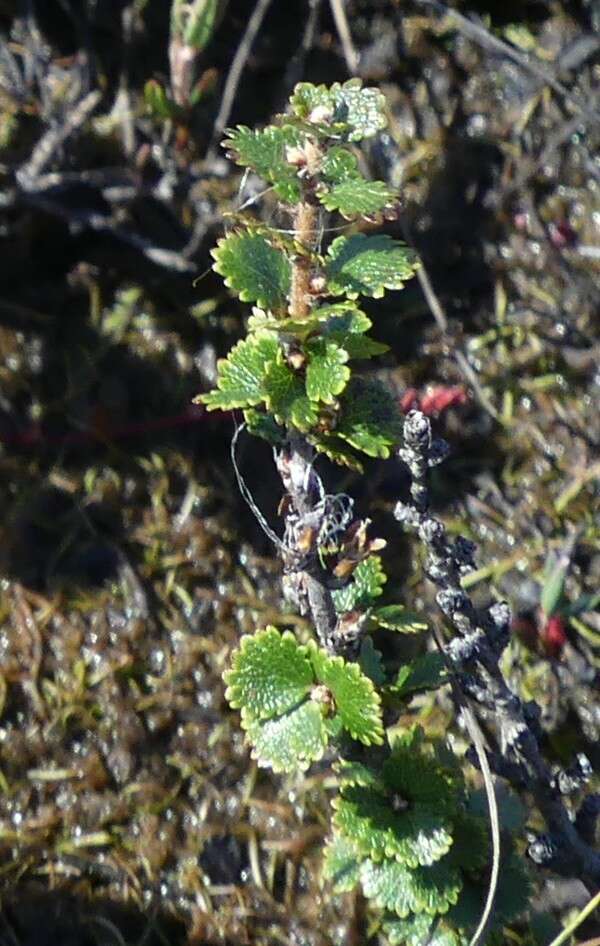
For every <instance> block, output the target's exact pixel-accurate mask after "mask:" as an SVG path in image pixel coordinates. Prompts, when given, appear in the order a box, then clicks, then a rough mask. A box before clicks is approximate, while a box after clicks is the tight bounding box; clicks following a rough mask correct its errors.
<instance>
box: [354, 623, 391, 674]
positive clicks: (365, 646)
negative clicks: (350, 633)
mask: <svg viewBox="0 0 600 946" xmlns="http://www.w3.org/2000/svg"><path fill="white" fill-rule="evenodd" d="M358 662H359V664H360V668H361V670H362V672H363V673H364V674H366V676H367V677H368V678H369V679H370V680H372V681H373V683H374V684H375V686H383V684H384V683H385V680H386V676H385V671H384V669H383V656H382V654H381V653H380V652H379V651H378V650H376V649H375V645H374V644H373V638H372V637H370V636H369V635H368V634H367V635H366V636H365V637H363V639H362V641H361V644H360V654H359V655H358Z"/></svg>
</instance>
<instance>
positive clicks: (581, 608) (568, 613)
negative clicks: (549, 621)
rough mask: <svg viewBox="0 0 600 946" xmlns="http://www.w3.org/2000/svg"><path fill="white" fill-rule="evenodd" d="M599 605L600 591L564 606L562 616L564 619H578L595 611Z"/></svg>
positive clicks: (561, 610)
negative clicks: (581, 615)
mask: <svg viewBox="0 0 600 946" xmlns="http://www.w3.org/2000/svg"><path fill="white" fill-rule="evenodd" d="M598 605H600V591H598V592H595V593H593V594H585V595H581V596H580V597H579V598H578V599H577V601H574V602H573V603H572V604H568V605H563V606H562V607H561V608H560V614H561V615H562V617H564V618H576V617H578V616H579V615H580V614H585V613H586V612H587V611H595V610H596V608H597V607H598Z"/></svg>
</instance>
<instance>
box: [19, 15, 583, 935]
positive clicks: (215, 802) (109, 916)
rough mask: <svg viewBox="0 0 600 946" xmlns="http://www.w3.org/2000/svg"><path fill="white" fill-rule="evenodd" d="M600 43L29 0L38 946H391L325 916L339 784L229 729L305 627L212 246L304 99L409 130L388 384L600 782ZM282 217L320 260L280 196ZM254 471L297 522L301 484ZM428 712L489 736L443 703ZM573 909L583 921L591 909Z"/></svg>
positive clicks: (551, 707)
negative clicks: (235, 372)
mask: <svg viewBox="0 0 600 946" xmlns="http://www.w3.org/2000/svg"><path fill="white" fill-rule="evenodd" d="M190 8H192V11H193V10H195V11H196V12H197V13H198V14H199V19H198V21H197V24H196V26H197V28H193V29H192V28H191V27H190V20H189V13H190ZM192 26H193V24H192ZM599 31H600V11H599V9H598V6H597V4H596V3H595V2H594V0H588V2H586V0H518V2H517V0H514V2H512V0H504V2H499V0H498V2H494V0H489V2H484V0H481V2H476V0H464V2H455V3H450V4H448V5H445V4H442V3H437V2H431V3H428V2H418V0H346V3H345V4H344V3H342V2H341V0H339V2H331V3H329V2H327V0H322V2H321V0H294V2H286V3H283V2H281V0H270V2H269V0H229V2H228V3H226V2H225V0H219V2H217V0H214V2H211V0H205V2H204V3H202V2H200V3H198V2H196V3H195V4H187V5H186V4H183V3H181V2H178V0H176V2H175V3H173V4H172V5H171V3H169V2H167V0H22V2H18V0H14V2H13V0H0V33H1V38H0V151H1V153H0V260H1V267H0V506H1V510H2V513H1V516H0V573H1V579H0V714H1V715H0V891H1V895H2V911H1V913H0V943H1V944H2V946H21V944H31V946H34V944H35V946H37V944H48V946H53V944H58V943H60V944H62V946H66V944H92V946H97V944H122V943H127V944H130V943H136V944H140V946H141V944H151V946H154V944H166V943H169V944H172V946H173V944H178V943H185V942H190V943H197V944H213V943H215V944H217V943H231V944H234V943H235V944H240V943H241V944H243V943H248V944H255V943H260V944H296V946H330V944H340V946H341V944H344V946H346V944H349V946H351V944H353V943H356V944H358V943H366V942H369V943H371V942H372V943H376V942H377V934H376V932H374V931H370V930H369V929H368V924H367V921H366V919H365V916H364V910H363V905H362V903H361V902H360V900H359V899H358V898H356V897H354V896H350V895H347V896H345V897H338V898H332V897H331V896H330V895H328V893H327V891H323V890H322V889H321V887H320V884H319V877H318V863H319V850H320V846H321V842H322V840H323V837H324V836H325V834H326V833H327V824H326V821H325V814H324V812H325V811H326V807H325V806H324V804H323V799H324V793H326V792H327V791H328V790H329V789H328V786H330V784H331V782H330V778H331V772H330V770H329V768H328V765H327V763H326V762H325V763H324V764H322V765H320V766H318V767H316V769H315V770H314V771H312V772H311V773H309V774H308V775H307V776H306V777H305V778H304V779H302V780H300V781H297V780H293V781H289V782H288V781H285V780H282V779H276V778H274V777H272V776H271V775H269V774H264V773H262V772H260V771H258V770H257V769H256V767H255V765H254V763H252V762H251V761H250V760H249V757H248V751H247V749H246V748H245V746H244V744H243V737H242V733H241V731H240V729H239V726H238V722H237V719H236V716H235V714H231V713H230V712H229V711H228V710H227V709H226V706H225V703H224V699H223V687H222V683H221V673H222V671H223V669H224V667H225V665H226V663H227V660H228V654H229V651H230V649H231V647H232V646H233V645H234V644H235V642H236V641H237V639H238V637H239V635H240V633H242V632H244V631H250V630H253V629H254V628H255V627H256V626H257V625H261V624H264V623H266V622H267V621H270V622H279V624H280V626H281V625H282V624H284V623H288V624H294V623H298V624H301V623H302V622H301V619H300V618H297V617H295V616H294V615H291V614H288V613H284V615H283V617H280V611H281V606H282V603H281V596H280V589H279V580H278V576H279V566H278V563H277V561H276V558H275V555H274V552H273V549H272V548H271V547H270V546H269V545H268V543H267V541H266V539H265V538H264V536H263V534H262V533H261V532H260V531H259V530H258V528H257V527H256V524H255V523H254V521H253V519H252V517H251V515H250V513H249V512H248V511H247V509H246V507H245V505H244V503H243V500H242V499H241V498H240V496H239V494H238V491H237V488H236V485H235V482H234V479H233V474H232V471H231V470H230V465H229V444H230V440H231V435H232V423H231V420H230V419H228V418H222V417H213V416H211V417H210V418H209V417H208V416H207V415H205V413H204V412H203V410H202V409H201V408H197V407H193V406H192V404H191V400H192V397H193V396H194V395H195V394H196V393H198V392H199V391H201V390H206V389H207V388H208V387H210V386H211V383H212V381H213V379H214V374H215V364H216V359H217V358H218V357H219V356H221V355H222V354H223V353H224V352H225V351H226V350H227V349H228V348H229V347H230V345H231V344H232V342H233V341H235V339H236V338H237V337H238V336H239V335H240V334H241V333H242V326H243V311H242V309H241V308H240V307H239V306H238V304H237V302H236V301H235V300H233V299H232V298H230V296H229V294H228V293H227V291H226V290H225V289H224V287H223V285H222V284H221V282H220V280H219V279H218V277H216V276H215V275H214V274H212V272H211V270H210V263H211V258H210V255H209V251H210V248H211V247H212V246H213V245H214V243H215V241H216V239H217V238H218V237H219V236H220V235H222V233H223V231H224V229H225V228H226V227H227V220H226V217H225V214H226V213H227V211H230V210H232V209H233V208H235V207H237V206H239V205H240V204H241V203H243V202H244V201H248V200H249V199H251V198H253V197H256V196H257V195H259V194H262V190H263V185H262V184H261V183H260V182H259V181H257V180H255V179H253V178H252V177H249V178H244V179H243V178H242V176H241V174H240V171H239V169H238V168H236V167H235V166H233V165H231V164H230V163H229V162H227V160H226V158H225V156H224V155H223V154H222V152H221V150H220V149H219V147H218V144H219V140H220V136H221V131H222V128H223V127H224V125H226V124H238V123H241V124H247V125H255V124H258V125H260V124H261V123H266V122H268V121H269V120H270V118H271V117H272V115H273V113H275V112H277V111H278V110H280V109H281V108H283V106H284V103H285V101H286V99H287V97H288V96H289V93H290V91H291V89H292V87H293V85H294V84H295V83H296V82H297V81H299V80H308V81H312V82H327V83H330V82H333V81H343V80H344V79H346V78H348V77H349V75H351V74H357V75H360V76H361V77H363V79H364V80H365V82H366V83H371V84H377V85H379V86H380V87H381V89H382V90H383V91H384V93H385V94H386V96H387V98H388V101H389V104H390V121H391V124H390V129H389V133H388V134H386V135H385V136H383V138H382V139H381V140H379V141H378V142H376V143H375V144H371V145H370V146H369V148H368V150H365V152H364V162H365V166H366V167H367V168H370V170H371V171H372V173H373V174H376V176H378V177H380V178H384V179H386V180H388V181H390V182H392V183H393V184H394V185H396V186H399V187H400V189H401V191H402V194H403V201H404V210H403V214H402V216H401V219H400V221H399V222H398V223H394V224H391V225H390V227H389V228H388V229H389V231H390V232H391V233H394V234H395V235H400V236H402V237H404V238H406V239H407V240H408V242H410V243H411V244H412V245H414V246H415V247H416V248H417V249H418V251H419V253H420V255H421V257H422V260H423V264H424V269H423V273H424V277H425V278H424V279H423V280H422V281H421V282H420V283H418V282H417V281H416V280H415V281H414V285H410V286H409V287H408V288H407V289H406V290H405V291H404V292H403V293H402V294H401V295H396V294H393V295H392V296H391V297H386V299H384V300H381V301H380V302H377V303H375V304H374V305H373V306H372V307H371V309H370V314H371V315H372V317H373V318H374V321H375V324H376V327H377V337H378V338H379V339H381V340H382V341H386V342H387V343H388V344H389V345H390V346H391V352H390V354H389V355H388V356H386V359H385V362H384V368H382V369H381V370H380V374H381V376H382V377H383V378H384V379H385V380H386V381H387V382H388V383H389V384H390V385H391V387H392V388H393V390H394V391H395V392H396V393H397V396H398V398H399V399H404V402H405V403H408V402H409V401H411V399H412V401H411V403H414V402H415V398H417V399H421V402H423V398H427V397H429V398H430V402H432V406H431V410H432V411H433V412H434V413H437V414H438V415H439V417H438V419H437V420H436V422H435V426H436V429H437V430H438V431H439V432H441V433H443V434H444V435H445V436H446V437H447V438H448V439H449V441H450V442H451V444H452V447H453V452H454V453H453V459H452V460H450V461H449V462H448V463H447V464H445V465H444V467H443V471H442V472H440V473H439V474H438V476H437V479H436V480H435V497H436V503H437V505H438V507H439V509H440V511H441V512H442V513H443V515H444V517H445V520H446V521H447V522H449V523H450V525H451V526H454V527H455V528H456V529H457V530H459V529H460V531H462V532H464V533H465V534H469V535H470V536H471V537H473V538H474V539H475V540H476V541H477V542H478V544H479V548H480V553H479V561H480V563H481V566H482V567H481V569H480V570H479V571H478V572H477V573H475V575H474V576H472V582H474V583H476V584H477V583H482V587H484V584H483V583H484V582H485V587H486V588H488V586H489V584H490V582H491V587H492V589H493V593H495V594H497V595H498V596H500V595H502V596H505V597H507V598H508V599H509V600H510V602H511V604H512V605H513V607H514V609H515V611H516V613H517V615H518V619H517V620H516V622H515V627H514V645H513V647H512V649H511V652H510V657H509V658H507V666H506V672H507V673H508V674H509V676H510V679H511V683H512V685H513V686H514V687H516V688H517V689H518V691H519V692H520V693H522V694H523V695H526V696H527V697H528V698H531V697H533V698H535V699H537V700H538V701H540V703H541V704H542V707H543V723H544V727H545V729H546V733H547V751H548V753H549V754H550V756H551V757H554V758H555V759H556V760H557V761H568V760H569V759H570V758H571V756H572V754H573V752H574V751H577V750H581V751H585V752H586V753H587V754H588V755H589V757H590V758H591V760H592V762H593V763H594V764H595V765H596V767H598V765H599V764H600V752H599V750H598V738H599V735H600V701H599V699H598V687H597V683H598V667H599V658H600V617H599V614H598V609H597V603H596V602H595V601H594V594H595V592H597V590H598V585H599V581H600V518H599V513H600V504H599V501H598V497H599V489H600V487H599V483H600V449H599V448H600V411H599V409H598V408H599V401H600V368H599V364H600V357H599V356H600V319H599V314H600V313H599V308H600V304H599V300H600V291H599V290H600V278H599V277H600V196H599V195H600V161H599V159H598V154H599V153H600V152H599V144H600V131H599V127H600V126H599V115H600V93H599V91H598V90H599V87H600V83H599V79H600V32H599ZM253 209H254V211H255V212H257V213H259V214H263V215H265V217H266V218H268V219H269V220H270V221H271V222H273V221H280V223H279V224H278V225H280V226H282V227H286V226H288V223H287V221H286V220H285V217H284V216H283V215H282V214H281V212H280V210H279V208H278V207H277V204H276V202H275V201H274V200H273V198H272V195H271V194H269V193H266V194H264V195H262V197H261V200H260V201H259V203H258V204H256V206H255V207H254V208H253ZM335 223H336V222H335V221H334V222H333V223H332V226H333V225H335ZM337 223H339V221H337ZM430 386H434V387H435V388H436V391H434V392H433V393H434V395H435V394H436V393H437V394H439V390H437V389H438V388H439V387H440V386H442V387H443V388H449V387H452V388H455V389H456V390H457V391H459V392H460V394H459V395H458V396H455V397H454V398H450V400H451V401H453V402H454V403H453V406H451V407H450V408H448V409H447V410H442V408H443V398H442V401H440V400H439V399H438V400H437V401H436V400H435V397H433V399H432V397H431V394H432V392H431V389H430ZM240 461H241V463H242V465H243V468H244V472H245V475H246V476H247V479H248V485H249V487H250V488H251V489H252V491H253V493H254V496H255V498H256V500H257V502H258V503H259V505H260V506H261V508H262V509H263V511H264V512H265V514H266V515H267V517H268V518H269V520H270V521H271V522H273V523H274V524H275V523H276V521H277V520H276V506H277V501H278V486H277V481H276V478H275V475H274V474H273V473H272V472H271V470H270V456H269V453H268V451H267V450H266V448H264V447H262V446H260V445H256V444H247V445H245V446H244V449H243V450H242V452H241V456H240ZM367 472H368V475H367V476H366V477H365V478H364V479H362V480H361V479H357V478H356V477H355V476H354V475H350V474H340V473H339V472H337V473H336V472H335V471H331V476H332V478H333V481H335V482H336V483H337V484H338V486H339V487H340V488H343V489H346V490H348V491H351V492H353V493H354V494H355V495H356V496H357V497H358V503H359V509H360V510H361V511H362V514H363V515H364V514H369V515H371V516H373V517H374V518H375V519H376V522H377V531H378V534H383V535H385V536H386V537H387V538H388V541H389V546H388V550H387V564H388V566H389V570H390V572H391V574H392V575H393V577H394V581H395V584H396V595H397V593H398V588H399V587H400V589H401V594H402V595H403V596H404V598H405V600H406V601H407V603H408V604H410V606H411V607H417V608H418V609H421V610H422V611H423V612H424V613H426V610H427V607H429V604H430V592H429V591H428V589H427V588H426V586H425V585H424V583H423V582H422V577H421V571H420V566H419V561H418V557H417V554H416V551H414V552H413V550H412V547H411V544H410V542H409V540H408V539H406V538H405V537H403V536H399V535H398V534H397V532H396V530H395V527H394V523H393V519H392V516H391V509H392V506H393V503H394V501H395V499H396V498H397V497H398V494H399V493H400V492H401V490H402V488H403V485H404V482H405V481H404V474H403V472H402V469H401V467H400V464H399V463H397V462H396V461H390V462H387V463H378V462H375V461H373V462H372V463H371V464H370V466H369V469H368V471H367ZM565 549H566V550H567V553H566V558H565V555H563V557H562V559H561V561H562V562H563V565H564V562H565V561H567V562H568V568H567V567H564V568H563V569H562V572H561V576H560V577H561V593H562V597H561V600H560V611H561V614H560V615H558V614H557V615H554V616H555V617H559V618H560V621H554V623H551V622H550V621H548V620H547V618H548V617H553V615H548V614H543V613H541V612H540V598H541V593H542V588H543V586H544V584H545V583H546V585H547V582H548V578H547V575H548V570H546V577H544V566H545V564H546V563H547V562H548V560H549V556H550V562H551V563H552V562H553V561H555V560H556V559H555V558H554V559H553V558H552V556H553V555H554V556H556V553H560V552H561V550H562V551H563V552H564V550H565ZM550 571H552V568H551V569H550ZM390 589H391V585H390ZM547 594H548V592H547ZM387 646H388V647H389V648H394V647H396V648H397V647H398V646H399V645H398V643H397V642H391V641H390V642H388V644H387ZM405 646H406V644H405V643H402V647H405ZM420 646H424V645H420ZM393 656H395V657H396V659H397V660H398V661H399V662H400V661H401V660H402V658H403V652H402V650H399V651H398V652H397V653H395V654H393ZM408 713H409V715H410V716H412V717H413V718H417V717H418V718H419V720H420V721H421V722H422V723H423V724H424V725H425V726H426V727H427V728H428V729H429V730H430V731H432V732H440V733H443V732H447V731H451V732H452V731H453V730H454V721H453V718H452V712H451V707H450V704H449V703H448V702H447V701H446V700H445V699H444V697H443V696H442V697H439V696H438V697H437V698H434V697H433V696H432V697H430V698H428V699H427V700H423V699H421V700H415V701H414V702H413V704H411V706H410V709H409V711H408ZM455 736H456V738H457V739H458V740H459V742H460V736H458V735H457V734H455ZM541 880H542V881H543V878H542V879H541ZM537 896H538V897H539V904H538V906H539V907H540V909H541V908H542V907H543V905H544V903H547V902H548V897H550V898H551V901H550V902H551V903H552V905H553V906H555V907H556V908H557V910H556V915H557V917H562V918H563V919H564V916H565V915H566V914H568V911H569V909H572V908H576V906H577V904H578V903H580V902H581V900H582V898H583V899H584V900H585V891H583V892H582V891H581V890H578V889H577V885H574V886H573V885H571V887H569V888H568V889H565V890H563V891H562V893H560V895H559V894H557V893H556V892H555V893H552V894H549V893H548V890H547V889H546V888H545V887H544V883H543V882H541V883H540V889H539V893H538V895H537ZM544 897H546V901H544ZM561 897H562V901H561ZM589 929H590V931H591V932H590V935H592V934H594V935H597V934H598V927H597V926H594V925H593V923H592V924H591V925H590V927H589ZM515 935H517V934H515ZM518 935H519V936H520V940H519V941H520V942H522V943H533V942H538V943H540V944H544V943H545V942H546V940H544V938H543V937H544V935H545V933H544V931H543V930H542V931H541V932H538V933H537V934H536V932H535V929H533V931H532V930H526V929H525V928H524V929H523V930H522V931H521V933H519V934H518ZM536 935H537V936H538V939H537V940H536V939H535V936H536ZM532 937H533V938H532Z"/></svg>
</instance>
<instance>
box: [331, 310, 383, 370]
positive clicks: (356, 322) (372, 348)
mask: <svg viewBox="0 0 600 946" xmlns="http://www.w3.org/2000/svg"><path fill="white" fill-rule="evenodd" d="M323 308H325V309H327V308H330V309H332V308H333V306H328V307H323ZM317 311H318V312H321V311H322V309H319V310H317ZM371 325H372V322H371V320H370V319H369V318H368V317H367V316H366V315H365V313H364V312H361V310H360V309H348V310H347V311H345V312H343V313H341V314H340V315H332V317H331V318H328V319H327V321H326V322H325V324H324V325H323V327H322V329H321V334H322V335H323V336H325V337H326V338H331V339H333V340H334V341H335V342H337V344H338V345H339V346H340V347H341V348H343V349H344V350H345V351H347V352H348V356H349V357H350V358H372V357H373V356H374V355H382V354H383V353H384V352H386V351H389V346H388V345H384V344H382V343H381V342H376V341H375V340H374V339H372V338H369V337H367V336H365V334H364V333H365V332H367V331H368V330H369V329H370V328H371Z"/></svg>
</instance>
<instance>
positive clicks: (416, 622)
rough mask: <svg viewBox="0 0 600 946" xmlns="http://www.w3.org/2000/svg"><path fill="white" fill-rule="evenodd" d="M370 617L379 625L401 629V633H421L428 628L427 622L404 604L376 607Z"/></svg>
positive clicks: (391, 629)
mask: <svg viewBox="0 0 600 946" xmlns="http://www.w3.org/2000/svg"><path fill="white" fill-rule="evenodd" d="M370 617H371V620H372V621H374V622H375V624H377V625H378V626H379V627H385V628H387V629H388V630H389V631H399V633H400V634H420V633H421V631H426V630H427V624H426V623H425V622H424V621H423V620H421V619H420V618H419V617H418V616H417V615H416V614H415V613H414V611H409V610H408V609H407V608H405V607H404V605H403V604H388V605H386V606H385V607H383V608H375V610H374V611H372V612H371V615H370Z"/></svg>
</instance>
